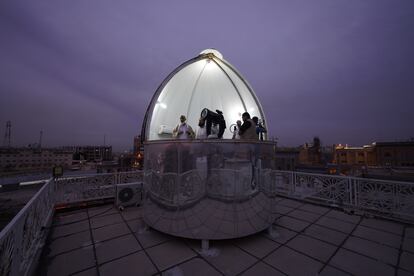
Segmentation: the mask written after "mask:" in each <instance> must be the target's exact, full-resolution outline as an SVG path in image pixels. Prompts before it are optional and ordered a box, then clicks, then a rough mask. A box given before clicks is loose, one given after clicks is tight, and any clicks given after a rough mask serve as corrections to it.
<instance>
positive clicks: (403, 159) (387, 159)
mask: <svg viewBox="0 0 414 276" xmlns="http://www.w3.org/2000/svg"><path fill="white" fill-rule="evenodd" d="M333 150H334V155H333V160H332V162H333V163H334V164H335V165H336V168H337V170H338V172H339V173H341V174H346V175H355V176H364V177H373V178H383V179H393V180H414V142H411V141H409V142H374V143H372V144H371V145H365V146H362V147H351V146H348V145H341V144H339V145H334V147H333Z"/></svg>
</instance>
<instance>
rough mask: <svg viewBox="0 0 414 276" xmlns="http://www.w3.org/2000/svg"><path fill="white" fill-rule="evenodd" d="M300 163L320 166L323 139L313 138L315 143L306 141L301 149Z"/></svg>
mask: <svg viewBox="0 0 414 276" xmlns="http://www.w3.org/2000/svg"><path fill="white" fill-rule="evenodd" d="M299 164H301V165H306V166H320V165H323V163H322V151H321V141H320V140H319V138H318V137H315V138H313V144H308V143H305V144H304V145H303V146H302V147H301V149H300V151H299Z"/></svg>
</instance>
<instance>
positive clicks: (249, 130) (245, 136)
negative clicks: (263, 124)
mask: <svg viewBox="0 0 414 276" xmlns="http://www.w3.org/2000/svg"><path fill="white" fill-rule="evenodd" d="M242 120H243V124H242V125H241V127H240V130H239V135H240V139H242V140H258V139H259V136H258V135H257V133H256V124H255V122H254V121H253V120H252V119H250V114H249V113H248V112H244V113H243V114H242Z"/></svg>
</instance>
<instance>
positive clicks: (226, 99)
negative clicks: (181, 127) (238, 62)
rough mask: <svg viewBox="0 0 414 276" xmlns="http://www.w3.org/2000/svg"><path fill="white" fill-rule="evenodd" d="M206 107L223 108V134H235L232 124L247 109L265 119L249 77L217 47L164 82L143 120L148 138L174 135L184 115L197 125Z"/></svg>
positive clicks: (179, 67) (186, 63)
mask: <svg viewBox="0 0 414 276" xmlns="http://www.w3.org/2000/svg"><path fill="white" fill-rule="evenodd" d="M203 108H208V109H210V110H212V111H215V110H216V109H218V110H221V111H222V112H223V115H224V117H225V120H226V123H227V129H226V131H225V132H224V135H223V138H225V139H230V138H231V137H232V134H231V132H230V131H229V126H230V125H231V124H233V123H235V122H236V121H237V120H241V114H242V113H243V112H246V111H247V112H249V113H250V115H251V116H252V117H253V116H257V117H259V118H260V119H263V120H264V119H265V115H264V112H263V110H262V107H261V105H260V103H259V101H258V99H257V97H256V95H255V93H254V91H253V89H252V88H251V86H250V85H249V84H248V83H247V81H246V80H245V79H244V78H243V77H242V76H241V75H240V73H239V72H238V71H237V70H236V69H235V68H234V67H233V66H232V65H231V64H229V63H228V62H227V61H225V60H224V59H223V56H222V54H221V53H220V52H219V51H217V50H215V49H206V50H204V51H202V52H201V53H200V54H199V55H198V56H197V57H195V58H193V59H190V60H188V61H187V62H185V63H183V64H181V65H180V66H178V67H177V68H176V69H175V70H174V71H173V72H171V73H170V75H168V77H167V78H166V79H165V80H164V81H163V82H162V83H161V85H160V86H159V87H158V89H157V91H156V92H155V94H154V96H153V97H152V100H151V102H150V105H149V106H148V109H147V112H146V114H145V118H144V123H143V129H142V131H143V133H142V137H143V138H144V139H145V140H161V139H168V138H171V131H172V129H173V128H174V127H175V126H176V125H177V124H178V122H179V117H180V115H185V116H186V117H187V122H188V124H189V125H190V126H192V127H193V129H196V127H197V125H198V120H199V118H200V112H201V110H202V109H203Z"/></svg>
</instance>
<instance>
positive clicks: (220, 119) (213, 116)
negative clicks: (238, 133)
mask: <svg viewBox="0 0 414 276" xmlns="http://www.w3.org/2000/svg"><path fill="white" fill-rule="evenodd" d="M216 112H217V113H216ZM216 112H214V111H211V110H209V109H207V108H204V109H203V110H202V111H201V118H203V119H204V120H205V121H206V131H207V137H208V136H209V135H210V134H211V125H212V124H215V125H218V126H219V132H218V134H217V138H219V139H220V138H222V137H223V133H224V130H225V129H226V121H225V120H224V116H223V112H221V111H220V110H218V109H216Z"/></svg>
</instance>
